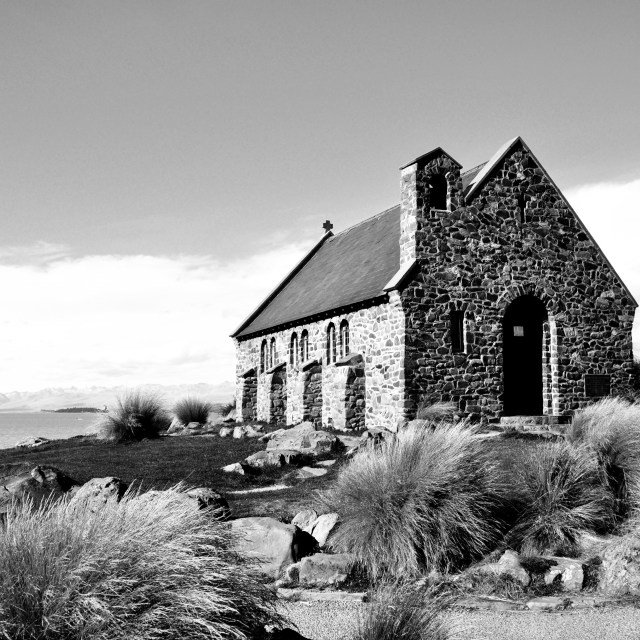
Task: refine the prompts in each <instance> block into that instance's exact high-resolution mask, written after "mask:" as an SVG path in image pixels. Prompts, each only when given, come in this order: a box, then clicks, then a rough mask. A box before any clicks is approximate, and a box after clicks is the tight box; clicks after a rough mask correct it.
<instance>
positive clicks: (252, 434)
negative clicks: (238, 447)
mask: <svg viewBox="0 0 640 640" xmlns="http://www.w3.org/2000/svg"><path fill="white" fill-rule="evenodd" d="M261 436H262V434H261V433H259V432H258V431H256V430H255V429H253V428H252V427H250V426H248V425H244V424H239V425H236V426H235V427H234V428H233V437H234V438H236V440H240V439H242V438H260V437H261Z"/></svg>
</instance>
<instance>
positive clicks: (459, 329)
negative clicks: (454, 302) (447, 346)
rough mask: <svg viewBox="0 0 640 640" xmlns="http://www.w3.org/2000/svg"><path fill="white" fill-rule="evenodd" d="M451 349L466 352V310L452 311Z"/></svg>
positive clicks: (456, 351)
mask: <svg viewBox="0 0 640 640" xmlns="http://www.w3.org/2000/svg"><path fill="white" fill-rule="evenodd" d="M451 349H452V351H453V353H462V352H464V311H452V312H451Z"/></svg>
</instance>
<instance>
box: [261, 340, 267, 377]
mask: <svg viewBox="0 0 640 640" xmlns="http://www.w3.org/2000/svg"><path fill="white" fill-rule="evenodd" d="M268 363H269V357H268V354H267V341H266V340H263V341H262V344H261V345H260V373H264V372H265V371H266V370H267V368H268Z"/></svg>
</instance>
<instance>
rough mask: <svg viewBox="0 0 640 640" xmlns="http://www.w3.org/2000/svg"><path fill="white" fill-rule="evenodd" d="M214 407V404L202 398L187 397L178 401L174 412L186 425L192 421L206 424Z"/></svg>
mask: <svg viewBox="0 0 640 640" xmlns="http://www.w3.org/2000/svg"><path fill="white" fill-rule="evenodd" d="M212 409H213V405H212V404H211V403H210V402H206V401H205V400H201V399H200V398H192V397H187V398H183V399H182V400H178V402H176V405H175V407H174V408H173V413H174V414H175V416H176V418H178V420H179V421H180V422H181V423H182V424H184V425H187V424H189V423H190V422H197V423H199V424H205V423H206V422H207V420H208V419H209V414H210V413H211V411H212Z"/></svg>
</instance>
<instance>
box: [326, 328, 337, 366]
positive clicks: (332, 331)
mask: <svg viewBox="0 0 640 640" xmlns="http://www.w3.org/2000/svg"><path fill="white" fill-rule="evenodd" d="M335 361H336V327H335V325H334V324H333V322H332V323H331V324H330V325H329V326H328V327H327V363H328V364H331V363H332V362H335Z"/></svg>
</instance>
